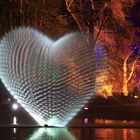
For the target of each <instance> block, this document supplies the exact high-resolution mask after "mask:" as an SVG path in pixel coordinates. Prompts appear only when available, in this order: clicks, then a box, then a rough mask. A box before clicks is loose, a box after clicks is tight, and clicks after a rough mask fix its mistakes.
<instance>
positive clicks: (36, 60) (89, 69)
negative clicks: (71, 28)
mask: <svg viewBox="0 0 140 140" xmlns="http://www.w3.org/2000/svg"><path fill="white" fill-rule="evenodd" d="M0 78H1V80H2V82H3V83H4V85H5V86H6V87H7V89H8V90H9V92H10V93H11V95H13V96H14V98H15V99H16V100H17V101H18V102H19V103H20V104H21V105H22V106H23V107H24V108H25V110H26V111H27V112H28V113H29V114H30V115H31V116H32V117H33V118H34V119H35V120H36V121H37V122H38V123H39V124H40V125H44V124H47V125H51V126H52V125H53V126H60V127H61V126H65V125H66V124H67V123H68V122H69V121H70V120H71V119H72V118H73V117H74V116H75V115H76V114H77V112H79V111H80V109H81V108H82V107H83V106H84V105H85V104H86V103H87V102H88V100H89V99H90V98H91V97H92V96H93V95H94V92H95V55H94V54H93V51H92V49H91V48H90V47H88V46H87V44H86V40H85V38H84V35H81V34H80V33H71V34H68V35H66V36H64V37H62V38H60V39H59V40H57V41H53V40H51V39H49V38H48V37H47V36H45V35H43V34H41V33H39V32H38V31H36V30H34V29H30V28H19V29H15V30H13V31H11V32H9V33H7V34H6V35H5V37H3V39H2V40H1V43H0Z"/></svg>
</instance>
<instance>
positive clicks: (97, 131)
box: [0, 128, 140, 140]
mask: <svg viewBox="0 0 140 140" xmlns="http://www.w3.org/2000/svg"><path fill="white" fill-rule="evenodd" d="M0 140H140V129H131V128H127V129H126V128H0Z"/></svg>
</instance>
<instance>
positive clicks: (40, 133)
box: [27, 128, 76, 140]
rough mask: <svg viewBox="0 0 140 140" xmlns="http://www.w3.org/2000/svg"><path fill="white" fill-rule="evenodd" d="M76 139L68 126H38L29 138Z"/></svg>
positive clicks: (32, 139)
mask: <svg viewBox="0 0 140 140" xmlns="http://www.w3.org/2000/svg"><path fill="white" fill-rule="evenodd" d="M43 139H46V140H49V139H51V140H76V138H75V137H74V136H73V135H72V134H71V133H70V132H69V131H68V130H67V129H66V128H38V129H37V130H36V131H35V132H34V133H33V134H32V135H31V136H30V137H29V138H28V139H27V140H43Z"/></svg>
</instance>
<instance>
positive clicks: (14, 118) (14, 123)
mask: <svg viewBox="0 0 140 140" xmlns="http://www.w3.org/2000/svg"><path fill="white" fill-rule="evenodd" d="M16 124H17V117H13V125H16Z"/></svg>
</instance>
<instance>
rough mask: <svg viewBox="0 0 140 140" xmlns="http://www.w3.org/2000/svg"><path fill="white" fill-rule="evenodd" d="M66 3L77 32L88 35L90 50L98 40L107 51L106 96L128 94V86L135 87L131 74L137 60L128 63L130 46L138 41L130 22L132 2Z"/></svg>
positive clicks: (84, 0) (81, 0) (87, 0)
mask: <svg viewBox="0 0 140 140" xmlns="http://www.w3.org/2000/svg"><path fill="white" fill-rule="evenodd" d="M65 1H66V6H67V9H68V11H69V12H70V13H71V15H72V17H73V18H74V19H75V21H76V23H77V25H78V27H79V29H80V30H81V31H82V32H84V33H86V34H87V35H88V39H89V42H90V44H91V45H92V47H95V44H96V41H97V40H99V41H100V42H102V44H104V43H105V44H106V46H107V48H108V49H107V50H108V59H109V60H108V61H109V77H108V87H106V85H104V86H103V87H102V88H103V89H104V90H106V91H108V90H109V94H110V92H111V91H112V90H113V91H112V92H120V93H121V92H123V94H124V95H128V92H129V91H128V90H129V89H130V87H131V88H134V83H135V82H134V80H133V78H134V77H135V76H134V71H135V67H136V66H137V65H138V64H137V60H138V59H139V57H137V58H135V60H133V62H131V63H129V62H128V59H130V57H131V56H132V52H133V49H132V45H133V44H134V43H137V42H138V40H139V39H138V37H137V36H136V32H137V31H138V30H139V29H138V28H134V27H133V26H132V22H131V21H130V20H129V18H130V17H129V15H130V14H131V12H132V7H133V6H134V4H135V0H129V1H126V0H111V1H110V0H100V1H97V0H77V1H74V0H65ZM92 40H93V42H92ZM101 46H102V45H101ZM128 84H129V85H128ZM131 91H132V89H131Z"/></svg>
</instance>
